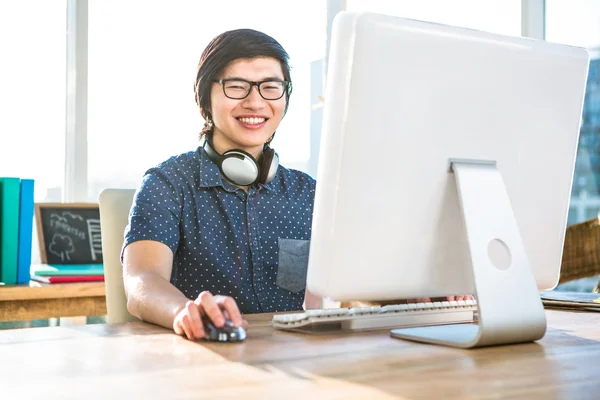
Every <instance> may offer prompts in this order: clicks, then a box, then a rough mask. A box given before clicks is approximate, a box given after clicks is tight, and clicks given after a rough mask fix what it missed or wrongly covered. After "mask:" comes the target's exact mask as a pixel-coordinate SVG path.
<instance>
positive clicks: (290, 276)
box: [275, 238, 310, 293]
mask: <svg viewBox="0 0 600 400" xmlns="http://www.w3.org/2000/svg"><path fill="white" fill-rule="evenodd" d="M278 244H279V258H278V267H277V280H276V282H275V283H276V284H277V286H279V287H280V288H282V289H285V290H288V291H290V292H294V293H297V292H300V291H301V290H303V289H304V288H305V287H306V272H307V268H308V253H309V250H310V240H298V239H282V238H279V243H278Z"/></svg>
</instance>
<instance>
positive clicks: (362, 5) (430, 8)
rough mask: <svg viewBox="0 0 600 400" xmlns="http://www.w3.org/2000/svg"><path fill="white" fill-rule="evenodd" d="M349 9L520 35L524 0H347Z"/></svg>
mask: <svg viewBox="0 0 600 400" xmlns="http://www.w3.org/2000/svg"><path fill="white" fill-rule="evenodd" d="M346 9H347V10H348V11H370V12H375V13H381V14H388V15H394V16H398V17H404V18H411V19H418V20H422V21H429V22H436V23H441V24H448V25H455V26H462V27H465V28H471V29H478V30H482V31H487V32H493V33H499V34H503V35H511V36H520V35H521V0H453V1H448V0H418V1H417V0H396V1H387V0H347V7H346Z"/></svg>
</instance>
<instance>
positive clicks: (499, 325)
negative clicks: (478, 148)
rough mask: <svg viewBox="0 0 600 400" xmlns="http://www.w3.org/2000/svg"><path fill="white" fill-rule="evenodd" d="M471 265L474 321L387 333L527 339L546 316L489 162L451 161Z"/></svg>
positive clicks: (436, 339)
mask: <svg viewBox="0 0 600 400" xmlns="http://www.w3.org/2000/svg"><path fill="white" fill-rule="evenodd" d="M450 169H451V170H452V171H453V172H454V176H455V179H456V187H457V191H458V198H459V203H460V207H461V209H462V215H463V218H464V223H465V228H466V236H467V242H468V246H469V253H470V256H471V264H472V270H473V282H474V285H475V293H474V294H475V296H476V299H477V305H478V307H479V323H478V324H457V325H440V326H427V327H417V328H405V329H394V330H392V331H391V335H392V337H395V338H400V339H407V340H413V341H419V342H426V343H433V344H441V345H446V346H453V347H460V348H474V347H483V346H491V345H501V344H509V343H523V342H531V341H534V340H538V339H541V338H542V337H543V336H544V334H545V332H546V316H545V313H544V307H543V305H542V301H541V298H540V295H539V291H538V289H537V285H536V281H535V278H534V276H533V273H532V271H531V268H530V265H529V260H528V258H527V255H526V253H525V247H524V245H523V240H522V238H521V235H520V233H519V228H518V226H517V221H516V219H515V216H514V213H513V210H512V207H511V204H510V199H509V197H508V193H507V191H506V187H505V185H504V181H503V179H502V176H501V175H500V172H499V171H498V169H497V168H496V165H495V162H491V161H469V160H451V161H450Z"/></svg>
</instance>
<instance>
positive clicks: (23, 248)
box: [17, 179, 34, 283]
mask: <svg viewBox="0 0 600 400" xmlns="http://www.w3.org/2000/svg"><path fill="white" fill-rule="evenodd" d="M19 203H20V207H19V252H18V259H17V283H27V282H29V279H30V270H31V246H32V240H33V238H32V235H33V204H34V202H33V179H21V198H20V199H19Z"/></svg>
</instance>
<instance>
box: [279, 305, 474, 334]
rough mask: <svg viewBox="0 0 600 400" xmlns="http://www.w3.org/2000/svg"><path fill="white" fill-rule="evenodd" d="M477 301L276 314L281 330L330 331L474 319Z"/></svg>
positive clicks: (454, 322) (455, 322) (439, 323)
mask: <svg viewBox="0 0 600 400" xmlns="http://www.w3.org/2000/svg"><path fill="white" fill-rule="evenodd" d="M476 314H477V301H476V300H459V301H443V302H429V303H412V304H395V305H387V306H369V307H353V308H327V309H320V310H306V311H304V312H298V313H289V314H276V315H274V316H273V320H272V321H271V323H272V325H273V327H275V328H278V329H293V330H309V331H328V330H367V329H384V328H406V327H413V326H428V325H445V324H458V323H470V322H475V320H476Z"/></svg>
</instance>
